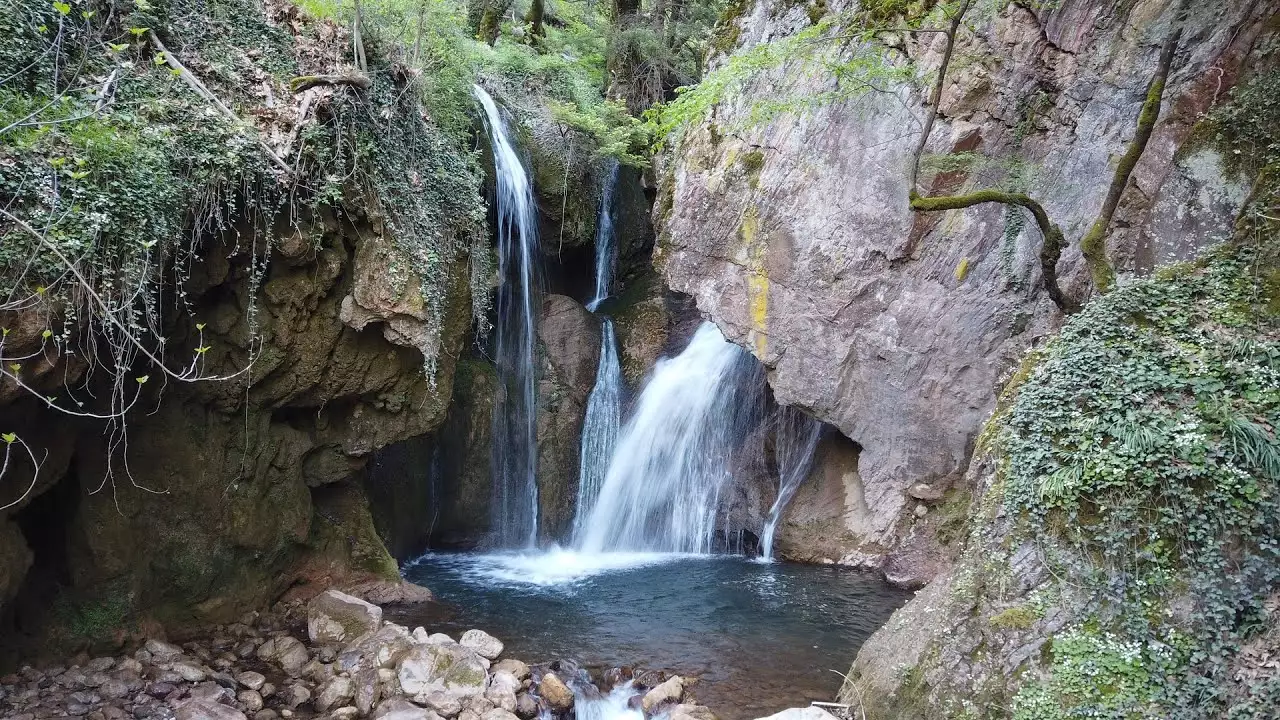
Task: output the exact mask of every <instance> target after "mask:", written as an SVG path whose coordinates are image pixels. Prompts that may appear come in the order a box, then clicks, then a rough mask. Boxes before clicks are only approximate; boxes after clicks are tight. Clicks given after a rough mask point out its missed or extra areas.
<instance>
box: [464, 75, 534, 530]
mask: <svg viewBox="0 0 1280 720" xmlns="http://www.w3.org/2000/svg"><path fill="white" fill-rule="evenodd" d="M472 94H473V95H474V96H475V97H476V99H477V100H478V101H479V102H480V105H481V107H483V108H484V116H485V125H486V126H487V127H488V130H489V137H490V140H491V143H492V145H493V165H494V171H495V175H496V179H497V183H496V185H497V187H496V193H495V194H496V197H495V205H496V210H497V216H498V273H499V285H498V298H497V303H496V309H497V326H496V329H495V336H496V337H495V346H496V347H495V361H496V363H497V367H498V387H497V390H496V397H495V398H494V412H493V449H492V457H493V502H492V509H491V512H492V517H493V530H494V532H495V534H496V536H497V538H498V540H499V542H500V543H501V544H502V545H503V546H506V547H513V546H532V545H533V544H534V543H535V542H536V541H537V539H538V485H537V478H536V475H537V463H538V460H537V452H538V449H537V431H536V428H535V424H534V423H535V422H536V420H537V417H536V414H537V405H536V403H537V395H536V393H537V390H536V388H537V378H536V377H535V372H534V364H533V360H534V352H533V349H534V332H535V329H536V328H535V325H534V322H535V317H534V307H535V303H536V302H537V300H538V294H539V293H538V291H539V288H538V282H539V277H538V272H537V267H536V266H535V262H536V260H535V258H536V256H537V252H538V224H537V223H538V219H537V214H536V212H537V211H536V208H535V206H534V199H533V186H532V185H531V184H530V182H529V176H528V174H527V173H526V172H525V169H524V164H523V163H521V161H520V156H519V155H518V154H517V153H516V150H515V147H514V146H513V145H512V143H511V139H510V137H509V135H508V128H507V125H506V122H505V121H504V120H503V118H502V114H501V113H500V112H499V110H498V106H497V104H496V103H494V101H493V98H492V97H490V96H489V94H488V93H487V92H485V91H484V88H482V87H480V86H479V85H475V86H473V87H472Z"/></svg>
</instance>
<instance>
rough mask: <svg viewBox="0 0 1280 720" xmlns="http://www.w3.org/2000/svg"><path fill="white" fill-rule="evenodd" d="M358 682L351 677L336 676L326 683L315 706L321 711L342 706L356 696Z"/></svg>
mask: <svg viewBox="0 0 1280 720" xmlns="http://www.w3.org/2000/svg"><path fill="white" fill-rule="evenodd" d="M355 694H356V684H355V682H353V681H352V680H351V678H349V677H341V676H339V677H336V678H333V679H332V680H330V681H329V682H327V683H325V684H324V685H323V686H322V687H321V688H320V694H319V695H318V696H316V702H315V706H316V709H317V710H319V711H320V712H325V711H327V710H328V709H329V708H332V707H341V706H343V705H346V704H347V702H348V701H350V700H351V699H352V698H354V697H355Z"/></svg>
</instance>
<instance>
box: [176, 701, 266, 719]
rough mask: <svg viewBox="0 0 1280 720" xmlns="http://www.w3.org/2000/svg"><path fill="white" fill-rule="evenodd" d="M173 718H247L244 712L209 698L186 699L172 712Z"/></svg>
mask: <svg viewBox="0 0 1280 720" xmlns="http://www.w3.org/2000/svg"><path fill="white" fill-rule="evenodd" d="M174 718H175V720H248V718H246V717H245V715H244V713H242V712H240V711H239V710H236V709H235V708H233V707H231V706H229V705H221V704H219V703H216V702H213V701H211V700H188V701H186V702H184V703H182V704H181V705H179V706H178V707H177V709H176V711H175V712H174Z"/></svg>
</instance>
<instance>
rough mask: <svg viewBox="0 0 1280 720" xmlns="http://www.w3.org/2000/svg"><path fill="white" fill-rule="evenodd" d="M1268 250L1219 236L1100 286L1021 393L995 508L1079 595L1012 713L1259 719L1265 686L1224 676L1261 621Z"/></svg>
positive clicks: (1274, 580)
mask: <svg viewBox="0 0 1280 720" xmlns="http://www.w3.org/2000/svg"><path fill="white" fill-rule="evenodd" d="M1278 246H1280V243H1277V242H1276V239H1275V236H1274V234H1272V235H1271V236H1270V240H1269V241H1268V242H1267V243H1263V244H1256V243H1249V244H1230V245H1224V246H1220V247H1218V248H1216V249H1214V250H1213V251H1211V252H1210V253H1209V254H1208V255H1207V257H1206V258H1205V259H1204V260H1202V261H1201V262H1200V263H1199V264H1197V265H1195V266H1190V265H1184V266H1179V267H1177V268H1174V269H1171V270H1169V271H1166V272H1164V273H1162V274H1161V276H1159V277H1157V278H1154V279H1149V280H1142V281H1137V282H1134V283H1132V284H1130V285H1127V286H1124V287H1122V288H1120V289H1118V290H1116V291H1115V292H1113V293H1110V294H1108V295H1106V296H1104V297H1102V298H1099V299H1097V300H1095V301H1094V302H1092V303H1090V304H1089V305H1088V306H1087V307H1086V309H1085V310H1084V311H1083V312H1082V313H1081V314H1080V315H1078V316H1075V317H1073V318H1072V319H1071V320H1070V321H1069V322H1068V323H1067V325H1066V326H1065V327H1064V328H1063V330H1062V333H1061V335H1060V336H1058V337H1057V338H1055V339H1054V340H1053V341H1052V342H1051V343H1050V344H1049V345H1048V347H1047V348H1046V349H1045V350H1044V351H1043V353H1042V355H1041V358H1040V361H1039V363H1038V364H1037V365H1036V367H1035V369H1034V370H1033V371H1032V372H1031V374H1030V376H1029V378H1028V379H1027V381H1026V383H1025V384H1023V385H1022V387H1021V388H1020V390H1019V391H1018V394H1017V398H1016V400H1015V401H1014V403H1013V405H1012V407H1011V409H1010V412H1009V414H1008V416H1007V420H1006V421H1005V424H1004V428H1003V432H1002V433H1001V435H1000V437H999V438H998V443H999V449H1000V451H1001V453H1002V455H1003V462H1002V465H1001V467H1002V468H1003V473H1004V477H1005V487H1004V504H1005V508H1006V510H1007V511H1008V512H1009V513H1010V514H1011V515H1013V516H1014V517H1016V518H1018V519H1019V520H1020V522H1021V526H1022V527H1023V528H1025V531H1026V532H1027V533H1029V534H1030V535H1034V536H1036V537H1037V539H1038V543H1039V545H1040V547H1041V549H1042V551H1043V552H1044V554H1045V556H1046V559H1047V562H1049V564H1050V566H1051V567H1054V574H1055V576H1056V577H1069V578H1071V582H1072V584H1078V585H1080V587H1081V588H1082V589H1083V590H1084V591H1085V594H1086V596H1087V597H1088V599H1089V600H1088V601H1089V603H1090V604H1089V606H1088V607H1087V608H1086V612H1085V613H1084V615H1083V616H1081V617H1080V622H1079V623H1077V625H1075V626H1073V627H1072V628H1069V629H1068V630H1065V631H1063V632H1061V633H1059V634H1057V635H1056V636H1054V637H1053V638H1052V642H1051V650H1050V652H1051V662H1050V663H1049V674H1048V676H1047V678H1045V679H1042V680H1038V681H1033V682H1029V683H1028V684H1026V685H1024V687H1023V688H1022V690H1021V692H1020V693H1019V694H1018V697H1017V702H1016V704H1015V712H1014V716H1015V717H1016V718H1019V719H1020V720H1033V719H1036V720H1039V719H1041V718H1044V719H1049V718H1074V717H1110V718H1129V717H1149V716H1160V717H1206V716H1211V715H1212V716H1219V714H1220V713H1221V714H1224V715H1222V716H1230V717H1239V718H1260V717H1265V714H1259V713H1264V712H1265V710H1264V707H1265V706H1264V705H1261V704H1258V703H1259V697H1260V696H1261V695H1260V694H1261V693H1263V692H1265V688H1263V687H1262V686H1261V684H1260V685H1259V686H1258V687H1249V686H1246V687H1245V688H1244V689H1243V691H1242V690H1240V689H1239V688H1234V689H1233V680H1232V675H1233V672H1234V670H1233V668H1234V667H1235V666H1234V665H1233V663H1234V662H1235V661H1236V655H1237V653H1238V651H1239V648H1240V647H1241V645H1242V644H1243V643H1246V642H1248V641H1249V640H1250V639H1251V638H1253V637H1255V636H1256V635H1257V634H1258V633H1259V632H1262V631H1264V630H1265V629H1266V628H1267V627H1268V624H1269V623H1275V622H1276V619H1275V618H1273V617H1269V616H1268V614H1267V610H1266V607H1265V603H1266V602H1267V598H1268V596H1269V595H1270V594H1271V593H1273V592H1274V591H1275V588H1276V587H1277V585H1278V584H1280V524H1277V523H1276V521H1275V519H1276V518H1277V517H1280V444H1278V443H1277V439H1276V427H1277V425H1278V424H1280V324H1278V322H1277V321H1278V320H1280V318H1277V316H1276V315H1275V314H1274V313H1273V312H1271V311H1270V310H1269V302H1270V299H1271V296H1272V295H1273V294H1274V293H1275V292H1277V291H1280V288H1277V287H1274V286H1273V285H1272V284H1270V283H1268V282H1263V281H1261V280H1260V279H1261V278H1266V277H1269V275H1268V273H1269V270H1270V269H1271V268H1274V267H1276V259H1277V252H1276V248H1277V247H1278ZM1030 535H1029V536H1030ZM993 622H994V621H993Z"/></svg>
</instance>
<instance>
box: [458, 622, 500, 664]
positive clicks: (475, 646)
mask: <svg viewBox="0 0 1280 720" xmlns="http://www.w3.org/2000/svg"><path fill="white" fill-rule="evenodd" d="M458 644H460V645H462V647H465V648H470V649H471V650H472V651H474V652H475V653H476V654H477V655H479V656H480V657H482V658H485V659H486V660H496V659H497V658H498V656H499V655H501V654H502V648H503V645H502V641H501V640H499V639H498V638H496V637H494V636H492V635H490V634H489V633H487V632H485V631H483V630H474V629H473V630H468V631H466V632H465V633H463V634H462V639H461V640H459V641H458Z"/></svg>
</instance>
